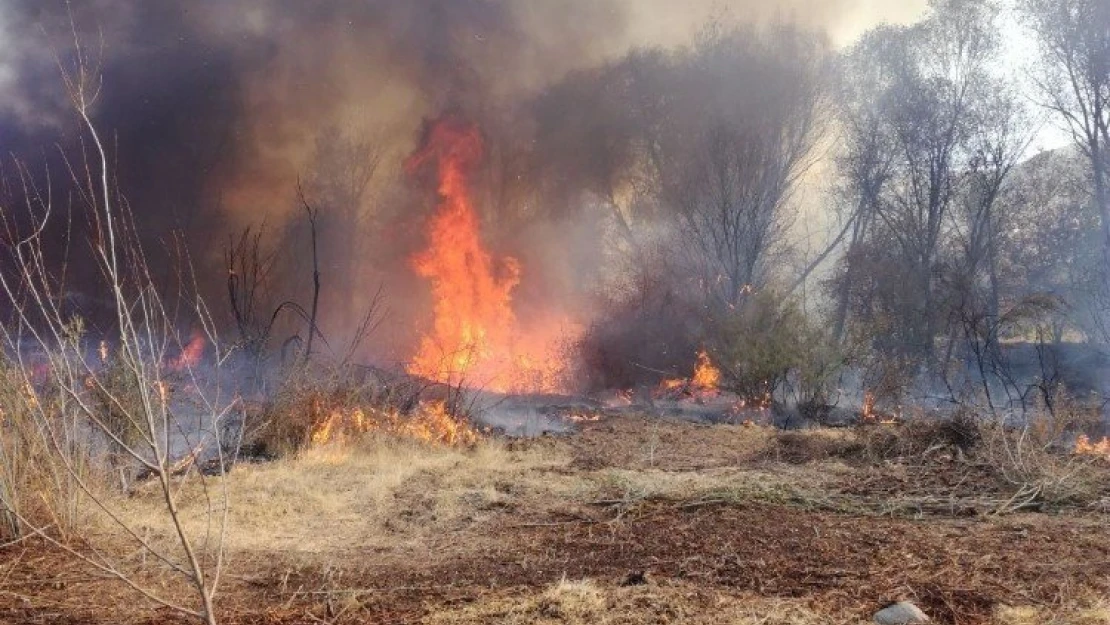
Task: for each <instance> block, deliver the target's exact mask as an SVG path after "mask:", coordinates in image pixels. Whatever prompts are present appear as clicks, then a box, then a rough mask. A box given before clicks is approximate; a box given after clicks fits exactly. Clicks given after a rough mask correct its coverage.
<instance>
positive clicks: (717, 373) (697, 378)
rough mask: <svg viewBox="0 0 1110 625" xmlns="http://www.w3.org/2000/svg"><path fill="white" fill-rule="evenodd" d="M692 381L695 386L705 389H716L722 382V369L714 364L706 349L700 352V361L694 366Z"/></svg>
mask: <svg viewBox="0 0 1110 625" xmlns="http://www.w3.org/2000/svg"><path fill="white" fill-rule="evenodd" d="M691 382H692V383H693V385H694V388H696V389H700V390H703V391H716V390H717V388H718V387H719V386H720V384H721V370H720V369H718V368H717V367H715V366H714V365H713V362H712V361H710V360H709V354H708V353H706V351H705V350H704V349H703V350H701V351H700V352H698V363H697V365H695V366H694V377H693V379H692V380H691Z"/></svg>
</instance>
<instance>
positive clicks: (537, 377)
mask: <svg viewBox="0 0 1110 625" xmlns="http://www.w3.org/2000/svg"><path fill="white" fill-rule="evenodd" d="M483 149H484V147H483V141H482V136H481V134H480V133H479V131H478V129H477V128H476V127H475V126H473V125H472V124H468V123H465V122H461V121H459V120H457V119H453V118H445V119H441V120H439V121H437V122H435V123H434V124H432V125H431V126H430V128H429V130H428V135H427V137H426V138H425V142H424V146H423V147H422V148H421V149H420V150H418V151H417V152H416V153H415V154H414V155H412V156H411V157H409V159H408V160H407V161H406V163H405V168H406V170H407V171H409V172H410V173H415V172H416V171H417V170H419V169H421V168H422V167H424V166H425V165H427V164H428V163H433V164H434V165H435V168H436V175H437V180H438V191H439V196H440V201H439V205H438V208H437V210H436V213H435V214H434V215H433V216H432V219H431V220H430V222H429V224H428V247H427V249H425V250H424V251H423V252H422V253H421V254H419V255H418V256H417V257H416V258H415V259H414V262H413V265H414V267H415V269H416V272H417V273H418V274H419V275H420V276H421V277H423V278H426V279H428V281H429V282H430V283H431V287H432V297H433V300H434V302H435V306H434V314H435V321H434V325H433V328H432V332H431V333H429V334H426V335H425V336H424V337H422V338H421V340H420V344H419V347H418V349H417V352H416V355H415V356H414V357H413V358H412V360H411V361H410V362H409V365H408V367H407V369H408V372H409V373H411V374H413V375H418V376H422V377H425V378H428V379H431V380H435V381H437V382H443V383H458V382H460V381H466V382H468V383H473V384H477V385H481V386H484V387H486V388H489V389H490V390H495V391H508V390H518V391H519V390H543V391H553V390H557V389H558V387H559V386H560V383H559V380H558V377H559V376H558V374H559V373H560V370H561V369H562V365H561V359H559V358H558V357H557V355H556V350H555V348H554V347H555V341H553V340H550V339H551V338H553V337H552V336H551V332H543V331H532V332H529V333H528V336H529V337H530V340H529V341H528V343H529V345H524V344H523V342H522V341H521V340H520V339H519V337H518V328H517V318H516V315H515V314H514V312H513V307H512V294H513V290H514V289H515V288H516V287H517V285H518V284H520V279H521V267H520V263H519V262H518V261H517V260H516V259H515V258H511V257H505V258H502V259H500V260H498V261H495V259H494V257H493V256H492V255H491V254H490V252H489V251H488V250H487V249H486V248H485V246H484V245H483V243H482V240H481V233H480V226H479V221H478V216H477V213H476V211H475V209H474V206H473V203H472V201H471V186H470V180H469V177H468V176H469V174H470V173H471V171H472V170H473V169H474V168H475V167H476V166H477V165H478V164H479V163H480V161H481V159H482V155H483Z"/></svg>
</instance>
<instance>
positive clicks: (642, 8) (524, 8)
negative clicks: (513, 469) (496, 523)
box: [0, 0, 919, 297]
mask: <svg viewBox="0 0 1110 625" xmlns="http://www.w3.org/2000/svg"><path fill="white" fill-rule="evenodd" d="M869 2H870V3H872V5H873V4H874V2H875V0H782V1H781V2H778V3H774V4H773V6H771V7H770V8H769V6H768V5H769V3H766V2H763V1H762V0H733V1H730V2H721V1H720V0H694V1H687V0H363V1H358V2H356V1H353V0H313V1H304V0H149V1H147V0H73V2H71V3H69V4H66V3H65V2H63V1H62V0H0V46H2V47H3V49H4V50H5V52H6V54H5V55H4V56H0V144H3V147H4V149H5V151H7V152H10V153H15V154H17V155H20V156H22V157H24V158H26V159H28V160H29V161H32V162H33V161H36V160H47V161H49V160H51V159H56V156H55V155H54V152H53V151H52V149H51V146H53V145H54V144H55V142H59V141H60V144H61V147H62V149H63V150H68V151H70V152H72V151H73V150H74V148H75V147H76V146H77V145H78V144H77V138H76V137H77V136H78V133H76V132H75V126H74V124H73V119H72V115H71V114H70V113H69V111H68V109H67V102H66V97H65V93H64V91H63V89H62V81H61V80H60V78H59V71H58V67H57V58H61V59H62V61H63V62H64V61H65V60H66V59H67V58H69V54H70V52H71V46H72V44H73V35H72V32H71V23H73V24H76V27H77V30H78V34H79V39H80V40H81V41H82V42H83V43H84V45H85V47H86V48H87V49H88V50H90V51H91V53H92V54H93V56H98V57H99V58H102V61H103V62H102V69H103V75H104V90H103V93H102V95H101V98H100V100H99V101H98V103H97V107H96V111H95V120H96V122H97V123H98V125H99V127H100V128H101V129H102V130H103V131H104V132H105V133H106V134H109V135H110V136H111V139H112V141H111V144H112V150H113V154H114V155H115V158H116V160H117V163H118V167H117V171H118V175H119V180H120V185H121V188H122V189H123V190H125V192H126V193H127V195H128V198H129V200H130V202H131V205H132V206H133V207H135V213H136V217H137V221H138V223H139V227H140V230H141V232H142V234H143V236H144V237H145V238H146V239H147V240H148V242H151V243H160V242H161V241H162V240H163V239H164V237H166V236H167V233H168V232H170V231H171V230H174V231H179V232H182V233H184V236H185V239H186V242H187V243H190V244H191V247H192V249H193V250H194V255H195V256H197V257H198V258H197V260H198V262H199V263H200V265H201V268H202V271H207V272H208V273H210V274H211V275H215V276H217V277H218V276H220V275H221V273H220V271H219V264H220V262H221V251H220V249H219V248H220V246H219V245H213V241H221V240H222V238H223V237H225V236H226V234H227V233H228V232H230V231H232V230H235V229H237V228H241V227H243V226H245V225H248V224H257V223H259V222H260V221H262V220H266V221H267V222H268V223H270V224H271V226H275V228H274V229H275V231H277V232H281V231H282V228H283V223H284V221H285V220H287V219H288V218H289V217H290V216H296V215H298V214H299V213H298V212H297V206H296V202H295V198H294V189H295V185H296V183H297V180H298V179H299V178H302V177H304V178H310V177H311V176H312V175H313V172H312V169H313V167H314V165H315V164H316V157H317V155H316V151H317V140H318V138H319V137H320V136H322V135H323V134H324V133H325V132H326V131H328V130H329V129H339V130H340V131H341V132H343V133H348V134H350V135H351V136H360V135H366V134H372V135H373V136H375V137H377V138H378V141H379V142H380V143H381V149H382V151H383V152H384V154H385V156H384V157H383V163H382V167H381V171H380V172H379V175H378V177H377V179H378V181H379V186H380V187H382V188H380V189H378V190H376V192H375V194H374V195H373V199H372V200H367V201H368V202H370V203H375V204H377V205H386V204H388V205H389V207H390V211H392V214H391V215H384V216H382V217H381V219H382V220H384V222H379V225H381V223H387V224H388V225H389V227H390V228H391V229H392V230H391V237H392V238H393V239H396V240H397V241H399V242H395V244H394V245H393V247H391V248H389V249H386V250H384V251H379V258H377V259H375V261H374V262H375V263H377V264H379V266H380V265H382V258H381V257H380V256H382V255H384V256H387V257H390V256H391V257H392V263H390V262H389V261H388V259H387V261H386V262H385V263H384V267H383V269H382V271H383V273H385V274H390V273H392V274H396V273H397V272H396V271H393V270H395V269H396V268H397V267H398V266H401V265H403V264H404V263H406V262H407V260H406V259H407V257H408V255H409V254H410V252H411V247H412V246H413V245H416V244H418V243H419V241H418V233H417V232H416V231H417V230H418V227H417V226H414V225H413V224H418V223H419V218H420V216H421V215H420V211H422V210H423V211H426V210H428V209H429V208H430V206H428V203H427V202H419V201H414V199H413V198H412V197H406V196H405V192H404V190H403V189H402V190H398V187H404V186H405V184H404V181H403V176H402V174H401V173H400V172H399V171H398V168H399V163H400V161H401V159H402V158H403V156H404V155H405V154H407V153H408V152H409V151H411V149H412V147H413V141H414V139H415V136H416V133H417V130H418V128H419V127H420V124H421V121H422V120H423V119H425V118H427V117H433V116H436V115H438V114H440V113H442V112H443V111H445V110H453V111H457V112H461V113H462V114H463V115H465V116H466V117H468V118H471V119H473V120H474V121H476V122H477V123H478V124H479V125H480V126H482V127H483V128H484V129H485V130H486V132H487V133H489V134H491V139H497V137H495V136H492V135H496V134H500V135H506V136H508V135H514V133H515V134H516V135H518V136H519V135H522V134H524V133H525V132H526V131H525V130H520V129H517V128H516V127H515V126H510V125H509V123H510V122H509V121H508V120H509V119H510V118H511V115H509V113H510V112H511V111H512V110H513V109H514V108H517V107H519V105H520V103H521V102H525V101H527V100H528V99H529V98H531V97H532V96H533V95H535V94H537V93H540V92H542V91H543V90H544V89H545V88H546V87H548V86H550V85H552V84H555V83H557V82H559V81H560V80H562V79H563V78H564V77H565V76H566V75H567V74H568V73H570V72H572V71H574V70H577V69H583V68H589V67H594V66H598V65H600V64H602V63H604V62H605V61H607V60H611V59H615V58H617V57H619V56H621V55H623V54H625V53H626V52H627V51H629V50H630V49H632V48H635V47H642V46H651V45H665V46H672V45H681V44H683V43H685V42H687V41H689V39H690V35H691V34H692V33H693V32H694V31H695V30H696V29H697V28H698V27H699V26H700V25H701V24H702V23H704V22H705V20H706V19H709V18H710V17H712V16H715V15H717V16H719V15H721V14H722V13H724V14H727V15H729V16H731V17H732V18H734V19H738V20H749V19H751V20H769V19H785V20H790V19H797V20H800V21H802V22H803V23H805V24H807V25H809V26H815V27H829V28H831V29H833V30H835V31H836V32H842V31H843V32H851V31H852V29H854V28H857V27H856V26H855V25H856V24H861V25H862V24H865V23H867V22H869V21H873V20H874V15H872V7H870V6H869V5H868V3H869ZM895 4H897V5H898V8H892V6H891V5H895ZM913 4H914V3H881V6H882V7H883V12H881V13H879V14H878V15H879V16H880V17H885V18H890V19H902V18H904V17H906V16H908V15H912V14H913V13H914V12H916V11H918V10H919V8H909V7H911V5H913ZM512 123H517V124H519V123H521V122H520V121H519V120H516V121H514V122H512ZM518 130H519V132H518ZM491 143H496V144H498V145H501V144H504V145H511V143H512V137H509V138H508V139H507V140H505V141H501V142H498V141H491ZM44 146H45V147H44ZM491 158H501V159H503V160H507V161H511V160H512V159H513V154H511V153H503V154H492V155H491ZM56 166H57V165H56ZM510 169H511V168H508V169H507V171H509V170H510ZM399 180H400V181H401V184H397V181H399ZM423 199H426V197H425V198H423ZM506 201H507V200H506ZM406 211H410V212H415V213H416V214H406ZM555 229H556V230H558V231H560V232H563V231H570V230H574V229H575V228H574V227H573V226H566V227H564V226H559V227H557V228H555ZM348 230H350V229H348ZM535 231H536V230H535V227H534V226H533V229H532V232H533V233H534V232H535ZM541 231H542V232H546V231H547V230H546V229H541ZM345 234H347V235H350V232H347V233H345ZM530 236H534V237H535V238H536V239H542V238H544V235H542V234H541V235H527V234H523V233H521V238H522V239H525V240H527V239H528V238H529V237H530ZM340 240H342V241H347V240H349V236H348V239H340ZM335 245H336V247H338V246H339V243H336V244H335ZM344 253H346V252H344ZM535 255H536V256H537V257H541V258H542V257H545V256H550V254H549V253H546V252H543V251H538V252H536V254H535ZM359 262H363V259H360V261H359ZM366 264H370V263H369V261H366ZM205 267H207V269H205ZM405 279H406V280H411V277H410V276H406V277H405ZM220 283H221V280H220V279H217V280H214V285H215V286H214V291H215V292H217V293H218V289H219V286H220ZM530 284H533V285H535V284H536V283H535V282H532V283H530ZM367 290H368V289H367ZM344 296H346V297H349V293H344Z"/></svg>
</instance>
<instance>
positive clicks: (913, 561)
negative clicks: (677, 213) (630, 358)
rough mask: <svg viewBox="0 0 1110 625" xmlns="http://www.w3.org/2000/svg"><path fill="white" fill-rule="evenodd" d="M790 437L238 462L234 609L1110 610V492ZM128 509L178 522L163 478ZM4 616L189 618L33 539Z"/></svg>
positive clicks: (3, 593)
mask: <svg viewBox="0 0 1110 625" xmlns="http://www.w3.org/2000/svg"><path fill="white" fill-rule="evenodd" d="M791 436H792V437H802V438H801V439H798V438H785V439H784V437H783V435H781V434H778V433H775V432H773V431H771V430H769V429H764V428H759V427H741V426H715V427H707V426H698V425H691V424H683V423H676V422H666V421H659V420H646V419H639V418H632V417H621V418H611V419H606V420H602V421H598V422H593V423H587V424H584V425H583V427H582V431H581V432H579V433H577V434H574V435H571V436H566V437H557V438H554V437H552V438H541V439H535V440H528V441H490V442H484V443H482V444H480V445H479V446H478V447H476V448H474V449H470V450H450V449H437V448H428V447H421V446H417V445H414V444H411V443H404V442H398V441H381V440H379V441H371V442H367V443H363V444H359V445H349V446H347V447H344V448H342V449H338V448H337V449H327V450H319V451H317V452H312V453H308V454H305V455H304V456H303V457H301V458H297V459H295V460H285V461H279V462H274V463H268V464H258V465H240V466H238V467H236V468H235V469H234V470H233V471H232V472H231V473H230V474H229V475H228V476H227V477H226V478H225V479H226V480H227V481H228V484H229V489H230V491H231V493H232V495H233V499H232V501H234V502H236V503H235V504H234V507H233V508H232V511H231V519H232V524H233V525H232V531H231V532H230V533H229V535H228V538H227V545H228V549H229V566H228V573H227V576H226V578H225V579H224V582H223V586H222V588H221V594H220V596H219V597H218V598H217V602H218V605H219V611H220V617H221V622H225V623H236V624H238V623H242V624H253V623H259V624H261V623H267V624H270V623H272V624H293V623H336V624H339V623H421V622H426V623H435V624H455V623H520V624H525V623H545V624H546V623H551V624H555V623H574V624H586V623H613V624H624V623H627V624H646V623H706V624H709V623H738V624H741V625H744V624H752V625H754V624H757V623H758V624H782V625H811V624H817V623H863V622H868V621H869V620H870V618H871V615H872V614H873V613H874V612H875V611H876V610H878V609H880V608H882V607H884V606H885V605H888V604H889V603H892V602H895V601H899V600H912V601H914V602H916V603H917V604H918V605H919V606H921V608H922V609H923V610H925V612H926V613H928V614H929V615H930V616H931V617H932V618H933V620H934V621H935V622H938V623H959V624H968V625H970V624H997V625H1032V624H1034V623H1057V624H1065V625H1066V624H1077V625H1078V624H1093V623H1110V603H1107V601H1106V599H1107V598H1110V525H1108V524H1107V520H1108V518H1107V516H1106V514H1105V512H1104V511H1103V510H1104V506H1103V505H1101V502H1099V501H1096V502H1094V503H1092V502H1090V501H1087V502H1084V503H1079V502H1077V503H1075V504H1074V505H1067V504H1060V505H1053V506H1044V507H1039V508H1028V509H1023V510H1021V511H1017V512H1013V511H1011V510H1010V509H1008V508H1006V507H1005V506H1001V504H1005V503H1006V502H1008V501H1010V500H1011V499H1012V497H1013V495H1014V491H1015V489H1016V488H1017V487H1016V486H1014V485H1012V484H1009V483H1008V482H1006V480H1004V479H1000V478H999V476H998V475H995V474H994V473H992V472H991V471H989V470H987V469H986V468H984V467H982V466H977V465H975V464H974V463H971V462H968V461H966V460H964V459H962V458H960V457H959V454H955V453H949V452H948V451H946V450H944V449H938V450H934V451H933V452H931V454H929V455H927V456H915V457H912V458H905V459H899V458H893V459H892V458H885V459H882V460H881V461H878V460H873V459H864V458H862V457H860V456H859V455H858V454H857V453H856V452H853V453H852V454H847V453H845V454H838V453H835V450H837V449H853V450H856V451H858V448H857V447H853V446H850V445H847V446H841V447H838V446H837V444H838V441H841V440H842V439H844V438H845V437H850V436H852V435H851V434H850V433H842V432H833V431H824V432H821V431H816V432H807V433H802V434H792V435H791ZM799 448H804V449H807V450H813V449H818V450H830V449H831V450H834V452H829V453H809V454H808V455H807V454H799V453H798V449H799ZM200 499H201V498H200V497H195V498H193V499H191V500H188V501H186V502H185V511H186V516H189V515H190V514H192V515H193V516H199V513H198V512H197V511H198V510H200V506H201V503H200V501H199V500H200ZM118 503H119V509H120V510H121V511H122V512H121V514H123V515H124V516H125V517H126V518H128V519H129V520H130V521H132V522H133V523H134V524H136V526H139V527H143V528H144V531H147V532H150V533H151V534H153V535H158V533H159V532H164V531H165V528H164V526H163V525H161V523H162V522H163V521H161V520H160V519H159V517H158V513H157V510H158V507H157V503H158V502H157V498H156V496H155V494H154V493H153V492H152V491H151V492H145V491H140V492H137V493H135V494H133V495H132V496H131V497H129V498H127V499H126V500H123V501H120V502H118ZM190 505H191V506H194V508H192V509H190V508H189V506H190ZM1000 511H1005V512H1007V513H1005V514H998V512H1000ZM197 522H198V523H199V522H200V521H199V520H198V521H197ZM120 554H121V558H122V559H123V560H124V561H126V562H128V563H129V564H130V565H132V566H133V567H134V571H135V572H136V575H138V576H139V577H140V578H141V579H143V580H144V581H145V582H146V583H147V584H148V585H149V586H151V587H154V588H159V587H162V588H165V589H166V592H167V593H170V594H172V593H173V592H176V591H175V590H173V588H172V587H171V585H170V584H169V583H168V582H166V581H165V580H164V579H162V578H163V577H164V573H162V572H160V571H159V569H158V568H157V567H156V566H154V565H152V564H151V563H147V562H141V561H140V558H139V556H137V555H133V554H132V555H128V554H127V553H125V552H123V551H122V550H121V552H120ZM0 622H4V623H105V624H107V623H151V624H154V623H168V622H186V621H185V620H184V619H182V618H181V617H178V616H176V615H174V614H172V613H170V612H169V611H167V610H165V609H161V608H157V607H154V606H152V605H150V604H147V603H145V602H143V601H142V600H141V598H139V597H138V596H137V595H135V594H134V593H133V592H131V591H129V590H128V589H127V588H125V587H122V585H121V584H119V583H118V582H114V581H111V580H107V579H104V576H103V575H100V574H98V573H97V572H96V571H94V570H90V569H89V567H87V566H86V565H81V564H79V563H76V562H74V561H73V560H72V558H70V557H68V556H66V555H65V554H63V553H60V552H58V551H57V550H52V549H48V548H46V547H45V546H43V545H41V544H39V543H37V542H35V541H25V542H22V543H19V544H17V545H12V546H9V547H6V548H4V549H3V550H2V551H0Z"/></svg>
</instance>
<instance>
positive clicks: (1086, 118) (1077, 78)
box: [1020, 0, 1110, 262]
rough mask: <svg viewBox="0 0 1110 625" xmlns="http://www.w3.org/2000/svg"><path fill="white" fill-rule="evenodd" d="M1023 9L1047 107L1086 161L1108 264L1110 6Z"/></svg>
mask: <svg viewBox="0 0 1110 625" xmlns="http://www.w3.org/2000/svg"><path fill="white" fill-rule="evenodd" d="M1020 6H1021V8H1022V9H1023V11H1024V15H1025V17H1026V18H1027V20H1028V23H1029V24H1030V26H1031V27H1032V29H1033V31H1034V32H1035V33H1036V36H1037V40H1038V41H1039V43H1040V49H1041V63H1040V70H1041V71H1040V76H1039V81H1038V82H1039V85H1040V87H1041V92H1042V93H1043V95H1044V98H1045V99H1044V104H1045V106H1047V107H1048V108H1049V109H1050V110H1051V111H1053V112H1055V113H1056V114H1057V115H1058V116H1059V117H1060V119H1062V120H1063V121H1064V123H1065V124H1066V126H1067V128H1068V130H1069V131H1070V132H1071V136H1072V139H1073V141H1074V143H1075V145H1076V146H1077V147H1078V148H1079V150H1080V151H1081V152H1082V153H1083V155H1084V156H1085V157H1086V158H1087V161H1088V164H1089V167H1090V175H1091V184H1092V186H1093V188H1094V200H1095V204H1096V206H1098V209H1099V215H1100V218H1101V226H1102V239H1103V242H1102V247H1103V255H1104V257H1105V258H1106V260H1107V261H1108V262H1110V188H1108V185H1110V152H1108V150H1110V4H1108V3H1107V2H1105V0H1022V1H1021V4H1020Z"/></svg>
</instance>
